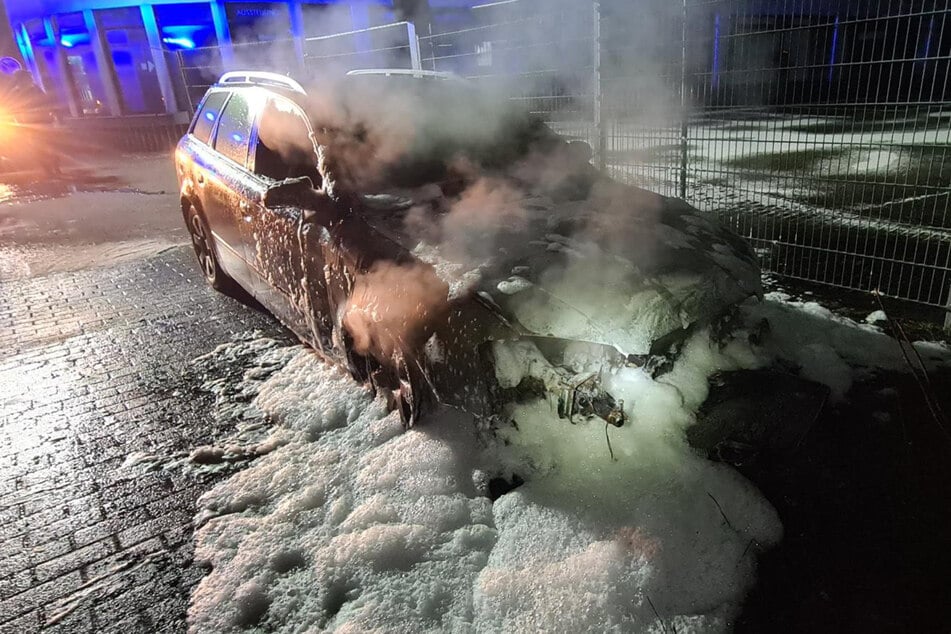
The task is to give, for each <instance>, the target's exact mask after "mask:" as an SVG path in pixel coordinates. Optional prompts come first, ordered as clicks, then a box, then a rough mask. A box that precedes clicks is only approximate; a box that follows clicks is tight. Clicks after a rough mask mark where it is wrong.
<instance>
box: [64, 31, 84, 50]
mask: <svg viewBox="0 0 951 634" xmlns="http://www.w3.org/2000/svg"><path fill="white" fill-rule="evenodd" d="M88 42H89V34H88V33H63V34H62V35H61V36H60V38H59V43H60V44H61V45H62V46H64V47H65V48H73V47H74V46H76V45H77V44H86V43H88Z"/></svg>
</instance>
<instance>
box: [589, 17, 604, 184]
mask: <svg viewBox="0 0 951 634" xmlns="http://www.w3.org/2000/svg"><path fill="white" fill-rule="evenodd" d="M592 13H593V15H592V21H593V24H592V36H593V37H592V39H593V40H594V42H593V50H592V66H593V67H594V75H593V78H592V80H593V81H592V83H593V84H594V85H593V86H592V89H591V92H592V95H593V97H594V113H593V116H594V131H595V146H596V147H595V148H594V153H595V156H596V157H597V159H596V161H597V166H598V169H600V170H603V169H604V168H605V166H606V165H607V157H606V154H607V152H606V147H605V146H606V145H607V142H606V135H605V132H604V91H603V87H602V85H601V0H593V2H592Z"/></svg>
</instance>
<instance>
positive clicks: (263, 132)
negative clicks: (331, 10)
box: [175, 70, 761, 425]
mask: <svg viewBox="0 0 951 634" xmlns="http://www.w3.org/2000/svg"><path fill="white" fill-rule="evenodd" d="M590 159H591V148H590V147H589V146H588V145H587V144H586V143H581V142H571V141H568V140H566V139H565V138H563V137H560V136H558V135H556V134H555V133H554V132H552V131H551V130H550V129H549V128H548V127H546V126H545V125H544V124H543V123H541V122H539V121H537V120H535V119H533V118H532V117H530V116H528V115H527V114H525V113H523V112H521V111H519V110H517V109H515V108H513V107H512V106H511V105H510V103H508V102H505V101H503V100H499V99H494V98H492V97H491V96H487V95H485V94H483V93H482V92H481V91H479V90H476V89H475V88H474V87H473V86H470V85H468V84H467V83H466V82H463V81H461V80H458V79H456V78H454V77H452V76H450V75H444V74H439V73H427V72H419V71H395V70H375V71H372V70H371V71H357V72H352V73H350V74H349V75H348V76H347V77H344V78H341V79H339V80H337V81H334V82H330V83H329V84H328V85H327V86H321V87H319V88H317V89H314V90H310V91H309V92H308V91H305V90H304V89H303V88H302V87H301V86H300V85H299V84H298V83H296V82H294V81H293V80H290V79H288V78H286V77H283V76H279V75H272V74H268V73H258V72H235V73H227V74H225V75H224V76H222V77H221V79H220V80H219V81H218V82H217V84H216V85H215V86H213V87H211V88H210V89H209V91H208V92H207V94H206V96H205V97H204V99H203V101H202V102H201V104H200V106H199V107H198V110H197V113H196V115H195V118H194V121H193V122H192V124H191V127H190V129H189V131H188V133H187V134H186V136H185V137H184V138H183V139H182V140H181V142H180V143H179V145H178V148H177V151H176V155H175V162H176V168H177V172H178V178H179V181H180V184H181V206H182V212H183V214H184V217H185V220H186V223H187V226H188V229H189V231H190V232H191V236H192V242H193V245H194V248H195V252H196V254H197V256H198V260H199V263H200V265H201V268H202V270H203V272H204V276H205V277H206V279H207V281H208V282H209V283H210V284H211V285H212V286H214V287H215V288H217V289H221V290H229V289H234V288H236V287H240V288H242V289H243V290H244V291H247V292H248V293H249V294H250V295H252V296H254V297H255V298H256V299H257V300H259V301H260V302H261V303H262V304H263V305H264V306H266V307H267V308H268V309H269V310H271V311H272V312H273V313H274V314H275V315H276V316H277V317H278V318H279V319H280V320H281V321H282V322H283V323H284V324H286V325H287V326H288V327H289V328H290V329H291V330H293V331H294V332H295V333H296V334H297V335H298V336H299V337H300V339H301V340H303V341H304V342H305V343H307V344H309V345H310V346H312V347H313V348H314V350H316V351H317V352H318V353H320V354H322V355H323V356H325V357H326V358H328V359H329V360H331V361H333V362H335V363H338V364H341V365H343V366H345V367H346V368H347V369H348V370H349V371H350V372H351V373H352V374H353V376H355V377H356V378H358V379H359V380H361V381H365V382H367V383H369V384H371V385H373V386H374V387H375V388H377V389H380V390H383V391H385V393H386V394H388V395H390V396H391V399H392V400H391V402H392V404H393V406H394V407H396V408H398V409H399V411H400V413H401V415H402V416H403V420H404V422H405V423H406V424H408V425H409V424H412V423H413V422H414V421H416V420H418V418H419V416H420V415H421V414H422V413H425V412H426V411H427V408H429V407H432V406H435V405H437V404H444V405H449V406H452V407H457V408H461V409H463V410H465V411H467V412H470V413H472V414H473V415H474V416H475V417H476V418H477V419H478V420H481V421H487V422H489V423H491V422H492V421H494V420H497V419H498V418H499V416H500V415H501V414H502V412H503V410H504V407H505V404H506V403H507V402H511V401H513V400H518V399H520V398H526V397H529V396H530V397H544V398H548V399H550V401H551V402H552V403H553V407H555V408H556V409H557V412H558V414H559V416H561V417H562V418H564V419H566V420H569V421H572V422H575V421H578V420H581V419H592V418H598V419H603V420H604V421H605V422H606V423H609V424H613V425H622V424H624V418H625V414H624V404H623V402H620V400H619V399H616V398H615V397H614V396H613V395H612V394H611V393H610V390H609V389H608V388H607V387H606V386H605V384H604V381H603V380H602V379H603V374H604V371H605V368H608V367H620V366H638V367H645V368H646V369H647V370H648V371H652V372H653V371H661V368H662V366H663V365H664V363H665V360H669V357H670V354H671V351H675V350H676V346H677V344H678V342H679V341H681V340H683V338H684V337H685V336H686V335H687V334H688V333H689V332H691V331H692V330H693V329H696V328H698V327H703V326H706V325H711V324H714V323H715V322H717V321H718V320H719V319H720V318H721V317H722V316H723V315H724V314H725V313H727V312H728V311H729V310H730V308H731V307H732V306H734V305H735V304H737V303H738V302H741V301H743V300H744V299H746V298H748V297H750V296H754V295H757V294H760V293H761V289H760V272H759V268H758V265H757V263H756V260H755V257H754V253H753V252H752V250H751V248H750V247H749V246H748V245H747V244H746V243H745V242H744V241H743V240H741V239H740V238H738V237H737V236H736V235H734V234H733V233H731V232H730V231H728V230H726V229H725V228H723V227H722V226H720V225H719V224H717V223H716V221H714V220H712V219H711V218H709V217H707V216H704V215H702V214H701V213H699V212H698V211H697V210H695V209H694V208H692V207H690V206H689V205H688V204H687V203H685V202H684V201H682V200H678V199H674V198H667V197H664V196H660V195H658V194H654V193H651V192H648V191H646V190H643V189H639V188H637V187H633V186H630V185H626V184H621V183H619V182H617V181H614V180H612V179H611V178H609V177H608V176H607V175H605V174H603V173H602V172H600V171H599V170H597V169H596V168H595V167H593V166H592V165H591V163H590Z"/></svg>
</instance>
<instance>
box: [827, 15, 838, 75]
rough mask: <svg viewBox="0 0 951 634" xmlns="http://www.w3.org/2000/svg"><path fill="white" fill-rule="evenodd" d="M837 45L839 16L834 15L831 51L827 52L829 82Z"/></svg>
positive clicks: (833, 69)
mask: <svg viewBox="0 0 951 634" xmlns="http://www.w3.org/2000/svg"><path fill="white" fill-rule="evenodd" d="M838 46H839V16H835V27H834V28H833V29H832V52H830V53H829V82H830V83H831V82H832V76H833V73H834V72H835V57H836V49H837V48H838Z"/></svg>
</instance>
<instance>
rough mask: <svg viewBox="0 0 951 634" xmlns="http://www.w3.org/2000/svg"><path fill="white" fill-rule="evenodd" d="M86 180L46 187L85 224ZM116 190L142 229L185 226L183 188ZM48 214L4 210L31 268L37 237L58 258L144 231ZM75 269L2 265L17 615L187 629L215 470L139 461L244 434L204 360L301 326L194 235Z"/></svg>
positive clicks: (54, 626) (4, 592)
mask: <svg viewBox="0 0 951 634" xmlns="http://www.w3.org/2000/svg"><path fill="white" fill-rule="evenodd" d="M126 187H127V186H126ZM81 193H82V192H79V191H76V192H66V193H65V194H64V195H61V196H59V197H50V198H48V199H46V200H47V203H48V204H53V205H60V206H61V207H54V208H53V210H54V211H55V213H56V214H58V216H59V217H60V218H66V219H69V215H70V214H74V215H75V219H74V220H75V222H65V223H63V226H66V227H69V226H70V225H74V226H75V225H76V224H79V225H82V224H84V218H83V214H84V213H86V212H85V211H84V210H83V208H82V207H81V206H77V205H78V203H80V202H82V201H81V200H79V201H77V196H80V195H81ZM112 194H113V195H115V196H120V197H121V198H118V199H116V200H109V201H108V204H109V205H111V206H112V207H114V208H115V209H116V210H118V213H125V212H129V213H132V212H134V213H135V214H137V216H136V217H135V218H133V219H132V220H131V221H129V218H126V221H127V224H128V225H129V226H135V227H139V228H138V229H136V230H135V231H138V232H139V234H138V235H140V236H141V237H143V238H145V239H150V240H153V239H154V240H160V241H164V242H165V243H174V242H175V234H174V229H172V228H171V227H172V226H173V224H172V221H171V220H169V219H168V218H167V217H166V216H165V214H168V213H169V212H171V214H172V215H171V218H173V219H175V218H176V215H177V214H178V210H177V209H176V208H175V206H174V202H175V201H174V195H164V192H163V194H158V193H157V192H153V193H151V194H149V193H146V192H144V191H140V190H136V189H135V188H134V187H132V188H128V187H127V188H126V189H124V190H122V191H116V190H113V192H112ZM97 195H100V196H102V195H108V194H103V193H101V192H99V193H98V194H97ZM170 203H171V205H172V207H171V209H169V204H170ZM16 204H26V203H22V201H20V203H18V202H17V201H16V200H14V202H12V203H11V202H7V203H0V218H4V217H6V218H9V217H10V216H11V215H15V214H11V205H13V206H15V205H16ZM13 211H16V210H13ZM89 213H90V214H92V215H95V214H97V213H98V214H100V215H102V217H100V218H99V221H100V222H103V223H107V221H108V218H107V217H106V215H105V214H104V212H102V210H101V209H99V210H92V211H90V212H89ZM176 221H177V219H176ZM39 225H40V223H33V225H32V229H31V225H30V223H28V222H26V223H21V224H13V223H10V222H7V223H6V225H4V226H5V227H6V229H7V230H6V231H5V232H3V233H0V272H2V271H10V270H20V271H21V272H22V267H21V268H18V267H17V260H18V259H20V257H21V256H22V254H23V253H24V252H25V250H27V249H30V248H32V249H40V250H43V251H44V252H45V253H47V254H48V256H49V257H53V258H56V257H57V256H58V255H63V256H64V257H66V256H67V255H68V254H69V253H74V252H83V247H84V245H96V244H99V245H102V244H111V245H113V246H115V245H121V244H123V240H127V239H128V236H127V235H118V236H117V237H113V238H110V239H109V240H107V241H102V240H101V241H99V242H98V243H96V242H95V241H92V242H82V241H72V240H70V239H69V238H68V237H67V238H64V239H62V240H58V239H44V237H43V236H42V235H41V234H40V232H39V231H38V230H37V229H36V227H37V226H39ZM164 226H168V227H169V228H170V229H169V232H168V233H165V234H163V233H162V229H161V228H162V227H164ZM11 227H12V229H11ZM31 231H32V233H31ZM135 231H133V232H131V233H135ZM87 233H88V231H87ZM11 260H12V262H11ZM71 268H72V269H73V270H57V267H55V266H53V267H50V268H49V272H41V273H39V274H36V273H33V274H28V275H25V274H20V275H16V276H14V275H0V632H11V633H12V632H18V633H19V632H33V631H39V630H40V629H41V628H45V627H48V628H49V631H64V632H66V631H68V632H110V631H116V632H119V631H123V632H130V631H136V632H138V631H142V632H145V631H148V632H155V631H181V630H184V627H185V622H184V618H185V610H186V607H187V603H188V596H189V592H190V589H191V587H192V586H193V584H194V583H195V582H196V581H197V580H198V579H199V578H200V576H201V575H202V574H203V571H202V570H201V569H199V568H198V567H196V566H192V565H191V563H190V559H191V552H192V542H191V535H192V527H191V520H192V516H193V514H194V509H195V505H194V503H195V500H196V499H197V497H198V496H199V495H200V494H201V493H202V492H203V491H205V490H207V488H208V487H209V486H210V485H211V484H212V483H213V482H214V478H213V477H212V476H209V475H196V474H188V473H184V472H182V471H181V470H154V471H147V470H143V469H141V468H135V467H129V466H124V465H123V463H124V462H125V461H126V459H127V457H128V456H129V455H130V454H133V453H136V452H147V453H151V454H162V455H168V454H171V453H173V452H175V451H178V450H188V449H189V448H192V447H196V446H199V445H203V444H208V443H211V442H214V440H215V438H216V437H217V436H219V435H220V434H224V433H226V432H227V430H225V429H221V428H220V427H216V425H215V424H214V422H213V421H212V417H211V414H210V408H211V396H210V395H208V394H206V393H204V392H202V391H201V390H200V389H199V386H200V384H201V383H202V381H203V377H202V376H200V375H199V374H197V373H196V372H195V371H194V370H193V369H190V367H189V361H190V360H191V359H193V358H194V357H196V356H198V355H200V354H204V353H207V352H209V351H211V350H212V349H214V347H215V346H216V345H218V344H220V343H223V342H226V341H229V340H231V339H232V338H233V337H234V336H235V335H236V334H238V333H241V332H246V331H249V330H255V329H258V330H263V331H264V332H265V333H266V334H268V335H269V336H277V337H281V336H285V335H284V333H283V331H282V330H281V329H280V328H279V327H278V326H277V325H276V323H275V322H274V321H273V319H272V318H270V317H269V316H267V315H264V314H261V313H259V312H257V311H256V310H253V309H251V308H248V307H246V306H245V305H243V304H241V303H239V302H237V301H235V300H233V299H230V298H228V297H224V296H222V295H219V294H217V293H214V292H213V291H211V290H210V289H208V288H207V287H206V286H205V285H204V283H203V281H202V280H201V279H200V277H199V275H198V274H197V269H196V267H195V266H194V263H193V255H192V253H191V252H190V251H189V250H188V249H187V248H186V247H184V246H168V245H166V246H164V247H163V248H162V249H158V250H155V249H146V250H140V251H135V250H133V251H131V253H130V254H128V255H127V256H126V257H122V258H117V259H109V258H106V259H102V258H99V257H98V256H97V257H96V258H90V259H87V260H86V261H84V262H81V263H80V264H78V265H76V266H73V267H71Z"/></svg>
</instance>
